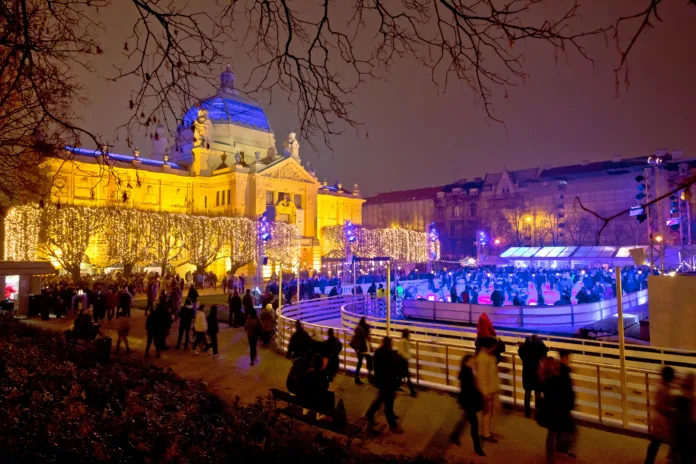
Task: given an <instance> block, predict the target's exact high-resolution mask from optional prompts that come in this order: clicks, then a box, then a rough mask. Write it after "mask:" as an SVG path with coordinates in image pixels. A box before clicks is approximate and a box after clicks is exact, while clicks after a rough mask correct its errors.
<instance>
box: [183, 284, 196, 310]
mask: <svg viewBox="0 0 696 464" xmlns="http://www.w3.org/2000/svg"><path fill="white" fill-rule="evenodd" d="M186 299H187V300H191V304H192V305H193V309H197V308H198V290H196V286H195V285H191V286H190V287H189V291H188V294H187V295H186Z"/></svg>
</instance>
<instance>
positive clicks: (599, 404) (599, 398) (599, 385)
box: [597, 366, 602, 424]
mask: <svg viewBox="0 0 696 464" xmlns="http://www.w3.org/2000/svg"><path fill="white" fill-rule="evenodd" d="M599 376H600V373H599V366H597V410H598V411H599V417H598V419H599V423H600V424H601V423H602V382H601V380H600V377H599Z"/></svg>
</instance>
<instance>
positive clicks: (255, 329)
mask: <svg viewBox="0 0 696 464" xmlns="http://www.w3.org/2000/svg"><path fill="white" fill-rule="evenodd" d="M244 331H245V332H246V335H247V339H248V340H249V359H250V361H251V365H252V366H253V365H254V363H256V344H257V343H258V340H259V335H260V334H261V324H260V322H259V318H258V316H257V315H256V311H252V312H251V313H250V314H249V317H247V320H246V323H245V324H244Z"/></svg>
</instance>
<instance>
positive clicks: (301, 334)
mask: <svg viewBox="0 0 696 464" xmlns="http://www.w3.org/2000/svg"><path fill="white" fill-rule="evenodd" d="M311 346H312V337H311V335H309V334H308V333H307V331H305V329H304V327H302V322H300V321H299V320H297V321H295V333H293V334H292V336H290V342H289V343H288V352H287V355H286V356H287V358H288V359H297V358H301V357H303V356H304V354H305V353H306V352H308V351H310V347H311Z"/></svg>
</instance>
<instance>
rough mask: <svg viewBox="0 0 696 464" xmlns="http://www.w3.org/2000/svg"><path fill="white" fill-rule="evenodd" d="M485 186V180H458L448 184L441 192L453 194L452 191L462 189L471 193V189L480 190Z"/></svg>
mask: <svg viewBox="0 0 696 464" xmlns="http://www.w3.org/2000/svg"><path fill="white" fill-rule="evenodd" d="M482 186H483V180H482V179H478V180H466V179H463V180H458V181H457V182H455V183H453V184H447V185H445V186H444V187H442V189H441V191H443V192H446V193H451V192H452V190H454V189H456V188H460V189H462V190H466V191H467V192H469V190H470V189H472V188H475V189H480V188H481V187H482Z"/></svg>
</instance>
